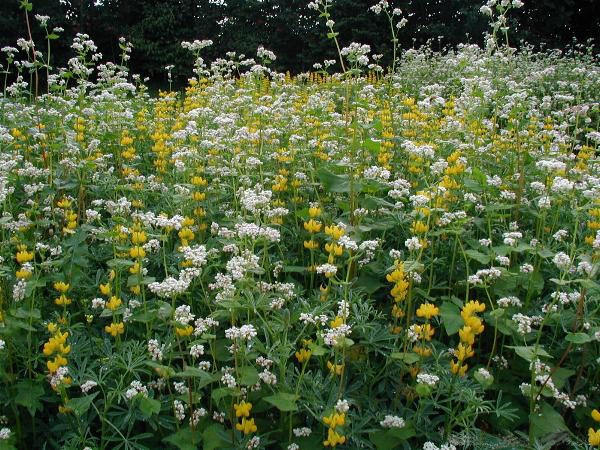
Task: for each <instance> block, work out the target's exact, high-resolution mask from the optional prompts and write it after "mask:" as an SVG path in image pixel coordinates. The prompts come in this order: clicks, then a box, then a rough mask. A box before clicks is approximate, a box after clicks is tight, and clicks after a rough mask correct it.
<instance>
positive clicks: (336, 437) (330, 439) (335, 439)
mask: <svg viewBox="0 0 600 450" xmlns="http://www.w3.org/2000/svg"><path fill="white" fill-rule="evenodd" d="M344 442H346V436H342V435H340V434H338V433H336V432H335V431H334V430H333V428H330V429H329V430H328V431H327V440H326V441H323V445H324V446H325V447H335V446H336V445H338V444H343V443H344Z"/></svg>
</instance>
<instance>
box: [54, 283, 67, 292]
mask: <svg viewBox="0 0 600 450" xmlns="http://www.w3.org/2000/svg"><path fill="white" fill-rule="evenodd" d="M69 287H70V285H69V284H67V283H65V282H64V281H57V282H56V283H54V289H55V290H57V291H58V292H61V293H63V294H64V293H65V292H67V291H68V290H69Z"/></svg>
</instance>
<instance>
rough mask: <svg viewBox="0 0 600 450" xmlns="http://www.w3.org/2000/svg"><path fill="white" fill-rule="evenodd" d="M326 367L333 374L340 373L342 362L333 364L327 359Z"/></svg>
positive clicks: (342, 367) (342, 366)
mask: <svg viewBox="0 0 600 450" xmlns="http://www.w3.org/2000/svg"><path fill="white" fill-rule="evenodd" d="M327 368H328V369H329V372H330V373H332V374H335V375H341V374H342V370H343V369H344V365H343V364H333V363H332V362H331V361H327Z"/></svg>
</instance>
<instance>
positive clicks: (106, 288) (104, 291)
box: [100, 283, 110, 295]
mask: <svg viewBox="0 0 600 450" xmlns="http://www.w3.org/2000/svg"><path fill="white" fill-rule="evenodd" d="M100 292H101V293H102V295H110V283H106V284H101V285H100Z"/></svg>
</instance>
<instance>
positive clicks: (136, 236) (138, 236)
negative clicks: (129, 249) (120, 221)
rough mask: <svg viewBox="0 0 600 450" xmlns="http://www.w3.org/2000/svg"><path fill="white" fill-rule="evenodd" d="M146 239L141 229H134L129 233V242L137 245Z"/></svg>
mask: <svg viewBox="0 0 600 450" xmlns="http://www.w3.org/2000/svg"><path fill="white" fill-rule="evenodd" d="M147 240H148V237H147V236H146V233H144V232H143V231H134V232H133V233H131V243H132V244H135V245H138V244H143V243H145V242H146V241H147Z"/></svg>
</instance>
